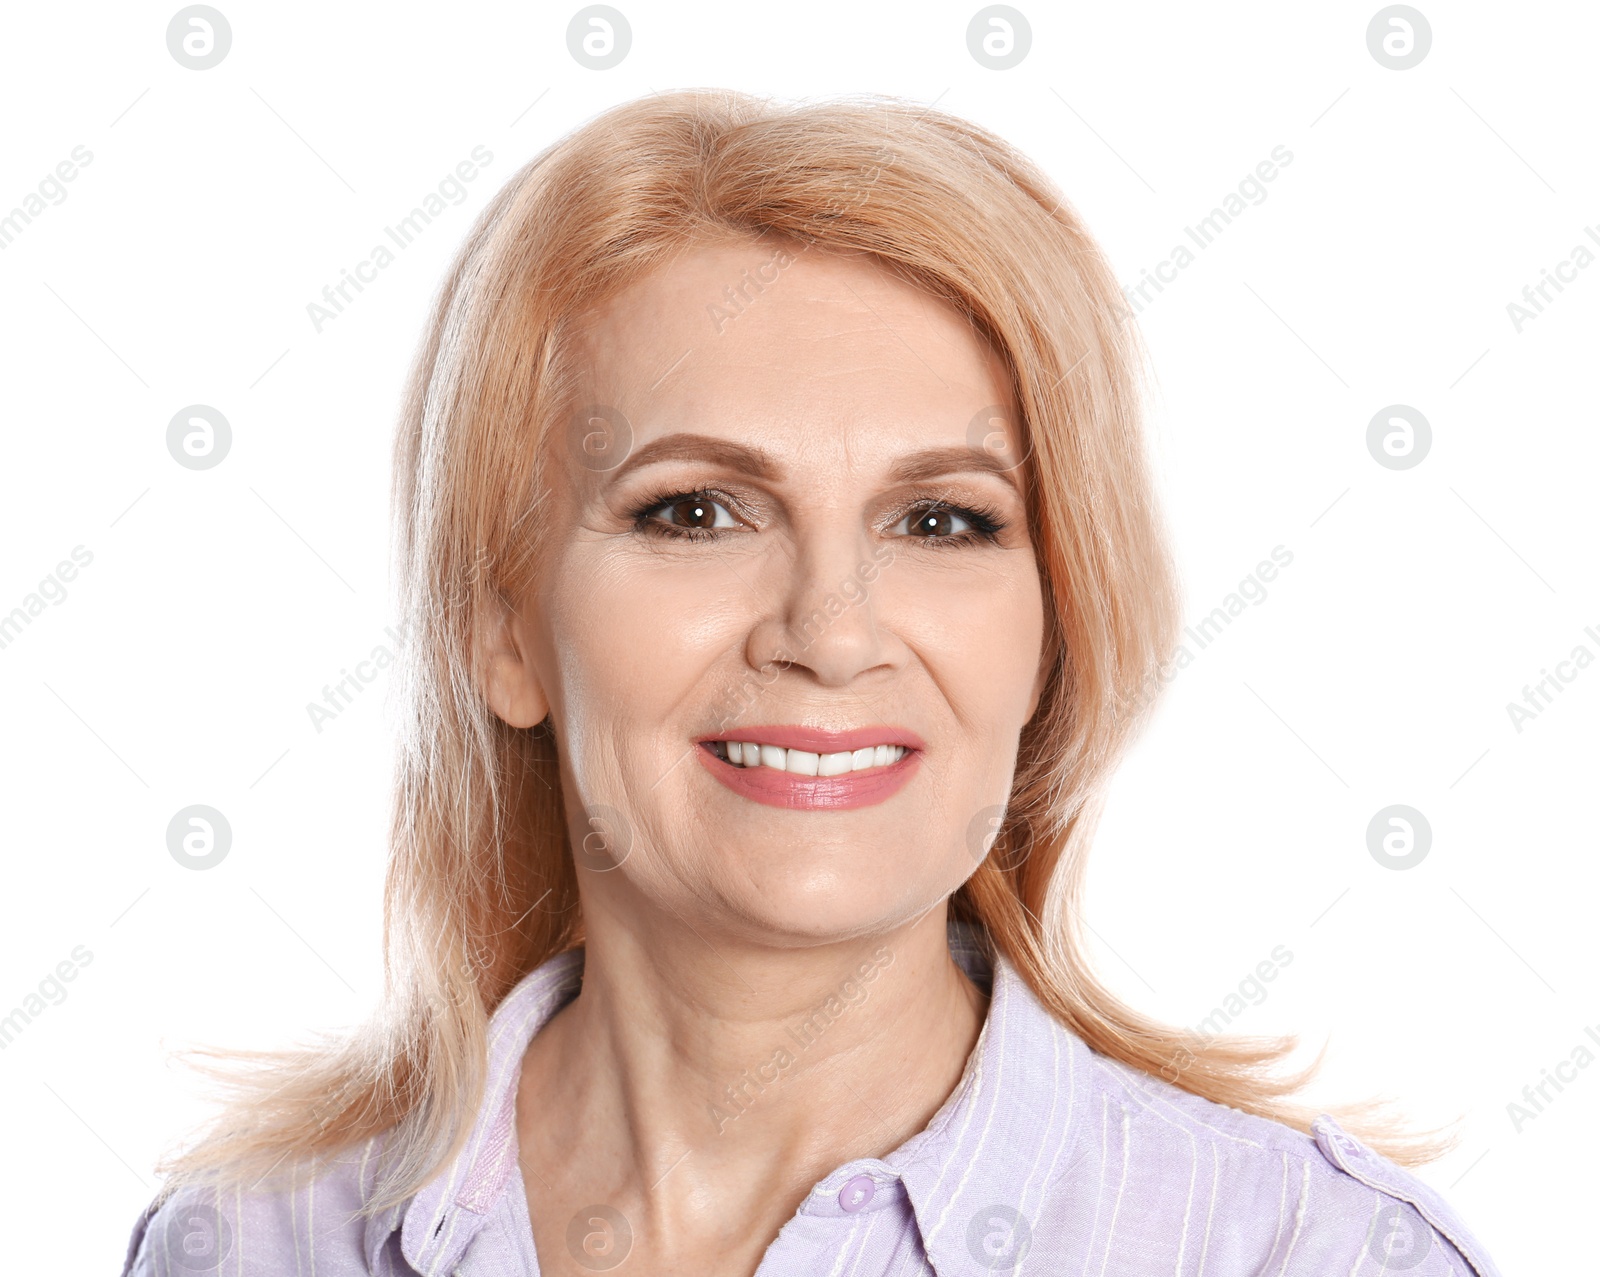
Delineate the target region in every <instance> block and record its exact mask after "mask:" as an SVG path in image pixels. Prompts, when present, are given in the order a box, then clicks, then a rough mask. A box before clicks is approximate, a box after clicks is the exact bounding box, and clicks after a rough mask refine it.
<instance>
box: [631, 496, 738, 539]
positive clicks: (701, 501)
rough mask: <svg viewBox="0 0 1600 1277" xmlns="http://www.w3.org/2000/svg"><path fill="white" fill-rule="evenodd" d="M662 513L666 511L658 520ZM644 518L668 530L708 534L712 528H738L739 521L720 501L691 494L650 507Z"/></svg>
mask: <svg viewBox="0 0 1600 1277" xmlns="http://www.w3.org/2000/svg"><path fill="white" fill-rule="evenodd" d="M663 511H666V517H665V518H658V517H657V516H659V515H661V513H662V512H663ZM719 516H720V517H719ZM646 517H647V518H648V519H650V520H652V521H653V522H655V523H656V524H657V525H658V526H660V525H661V524H665V525H666V526H667V527H669V528H681V529H684V530H685V531H705V532H710V531H711V530H712V529H714V528H736V527H738V526H739V521H738V520H737V519H735V518H734V517H733V516H732V515H731V514H729V513H728V509H727V507H726V506H724V505H723V504H722V503H721V502H720V501H714V500H712V499H711V498H710V497H706V496H696V495H692V494H691V495H685V496H679V497H673V498H671V499H670V500H667V501H663V502H662V503H661V504H660V505H657V506H654V507H652V508H651V509H650V511H649V512H648V513H647V515H646Z"/></svg>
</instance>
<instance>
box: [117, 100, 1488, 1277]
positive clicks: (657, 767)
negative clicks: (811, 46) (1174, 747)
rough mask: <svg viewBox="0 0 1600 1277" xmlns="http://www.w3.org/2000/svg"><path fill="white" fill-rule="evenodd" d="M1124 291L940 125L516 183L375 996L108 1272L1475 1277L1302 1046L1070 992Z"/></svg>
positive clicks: (1147, 550)
mask: <svg viewBox="0 0 1600 1277" xmlns="http://www.w3.org/2000/svg"><path fill="white" fill-rule="evenodd" d="M1123 313H1124V311H1123V307H1122V304H1121V298H1120V296H1119V292H1118V288H1117V285H1116V282H1115V280H1114V278H1113V276H1112V274H1111V272H1110V270H1109V268H1108V267H1107V264H1106V262H1105V260H1104V258H1103V257H1102V256H1101V254H1100V253H1099V251H1098V250H1097V248H1096V247H1095V245H1094V243H1093V242H1092V241H1091V240H1090V238H1089V237H1088V235H1087V233H1086V232H1085V230H1084V229H1083V227H1082V226H1081V224H1080V223H1079V221H1078V220H1077V218H1076V216H1075V215H1074V214H1073V212H1072V211H1071V209H1070V208H1069V207H1068V206H1067V205H1066V203H1065V202H1064V201H1063V199H1062V198H1061V196H1060V195H1059V193H1058V192H1057V191H1056V190H1055V189H1054V188H1053V187H1052V185H1051V184H1050V183H1049V182H1048V181H1047V180H1046V179H1045V178H1044V177H1043V176H1042V175H1041V174H1040V172H1039V171H1038V170H1037V169H1035V168H1034V167H1032V166H1031V165H1030V164H1029V163H1028V162H1027V161H1026V160H1024V159H1023V158H1022V157H1020V156H1018V155H1017V154H1016V153H1015V152H1013V151H1012V150H1010V149H1009V148H1008V147H1007V146H1006V145H1005V144H1004V143H1002V142H1001V141H1000V140H999V139H998V138H996V137H994V136H992V135H990V134H988V133H986V132H984V131H983V130H981V129H979V128H977V127H975V126H973V125H970V124H966V123H964V122H961V121H959V120H956V119H953V118H950V117H948V116H945V115H942V114H939V113H937V112H935V111H933V110H931V109H928V108H925V107H918V106H912V105H907V104H903V103H900V102H896V101H885V100H881V99H877V100H870V101H866V102H854V101H843V102H832V103H823V104H817V105H808V106H802V107H798V108H787V107H786V108H779V107H775V106H772V105H770V104H766V103H763V102H759V101H756V100H753V99H749V98H746V97H744V96H741V95H737V94H732V93H709V92H707V93H680V94H672V95H664V96H657V97H653V98H651V99H650V100H648V101H642V102H637V103H633V104H630V105H627V106H624V107H621V108H618V109H616V110H613V111H610V112H608V113H607V114H605V115H603V116H601V117H600V118H599V119H597V120H595V121H593V122H591V123H590V124H589V125H587V126H586V127H584V128H582V129H580V130H578V131H577V132H576V133H574V134H573V135H571V136H570V137H568V138H566V139H564V140H563V141H562V142H560V143H559V144H557V145H556V146H554V147H552V148H551V149H550V150H549V151H548V152H547V153H545V154H544V155H542V156H540V157H539V158H537V159H536V160H534V161H533V162H532V163H530V164H529V165H528V166H527V167H526V168H524V169H523V170H522V171H521V172H520V173H519V174H517V176H516V177H515V178H513V179H512V180H511V182H510V183H509V184H508V185H507V186H506V187H505V188H504V189H503V190H502V191H501V192H500V193H499V194H498V195H497V196H496V197H495V199H494V200H493V202H492V203H491V205H490V206H489V208H488V209H487V210H486V211H485V212H484V214H483V216H482V217H481V218H480V220H479V223H478V225H477V226H476V227H475V228H474V230H473V232H472V234H471V236H470V238H469V240H468V242H467V244H466V245H465V247H464V248H463V249H462V251H461V253H460V255H459V257H458V259H457V261H456V263H455V265H454V267H453V269H452V271H451V274H450V276H449V278H448V281H447V284H446V286H445V288H444V290H443V292H442V295H441V297H440V300H439V303H438V307H437V310H436V313H435V315H434V317H433V322H432V325H431V329H430V331H429V334H428V337H427V340H426V343H425V346H424V349H423V351H422V353H421V357H420V358H419V360H418V363H417V367H416V371H415V373H414V376H413V380H412V384H411V387H410V393H409V400H408V407H407V410H406V414H405V419H404V423H403V427H402V430H401V435H400V440H399V445H398V449H397V487H396V511H397V517H398V530H399V538H398V541H399V552H400V559H399V566H400V580H401V582H402V586H403V603H404V610H405V615H406V616H407V617H408V618H409V620H408V626H409V629H408V636H409V639H410V641H409V643H408V648H407V652H406V657H407V660H406V662H405V665H404V675H403V679H404V681H403V683H402V686H401V690H402V692H403V693H404V696H405V704H406V706H407V713H408V719H407V730H406V736H405V740H404V742H403V744H404V749H403V755H402V764H401V769H400V775H399V782H400V783H399V786H398V798H397V811H396V815H397V819H396V820H395V823H394V831H393V847H394V850H393V862H392V866H391V870H390V875H389V881H388V888H387V908H386V918H387V931H388V945H389V948H388V967H387V970H388V975H389V982H388V990H387V997H386V1001H385V1004H384V1007H383V1008H382V1012H381V1013H380V1014H379V1015H378V1016H377V1017H376V1018H375V1019H374V1020H373V1022H372V1024H371V1025H370V1026H369V1027H368V1028H367V1029H366V1030H365V1031H364V1032H362V1033H360V1034H358V1035H356V1036H354V1037H352V1038H351V1039H350V1040H349V1041H347V1042H344V1043H341V1044H339V1045H338V1046H336V1047H335V1048H333V1049H331V1050H328V1051H324V1052H305V1053H292V1054H282V1055H270V1056H264V1057H257V1058H258V1059H259V1061H260V1062H262V1063H264V1064H265V1065H267V1066H268V1067H266V1068H262V1069H259V1070H257V1071H256V1072H254V1073H253V1074H250V1075H247V1076H245V1077H242V1078H240V1079H238V1080H237V1081H236V1086H238V1087H239V1088H240V1098H239V1101H238V1103H237V1104H236V1105H235V1106H234V1107H233V1108H232V1109H231V1110H230V1111H229V1112H227V1113H225V1114H224V1115H223V1116H222V1118H221V1119H220V1120H219V1121H218V1123H217V1125H216V1127H215V1129H214V1130H213V1131H211V1132H210V1133H209V1136H208V1138H207V1139H206V1140H204V1141H202V1142H201V1143H200V1144H199V1145H198V1146H197V1147H195V1148H193V1149H191V1150H189V1151H188V1152H187V1153H186V1154H185V1155H184V1156H182V1157H181V1158H178V1159H176V1160H175V1161H173V1162H172V1163H171V1164H170V1165H169V1166H168V1167H166V1168H163V1169H167V1170H170V1171H172V1172H173V1174H172V1176H171V1178H169V1180H168V1184H167V1191H168V1192H169V1193H170V1194H171V1196H169V1197H168V1198H167V1199H166V1200H164V1201H158V1202H157V1203H153V1204H152V1208H151V1210H150V1211H147V1212H146V1215H145V1217H144V1218H142V1219H141V1221H140V1223H139V1225H138V1226H137V1227H136V1229H135V1232H134V1237H133V1239H132V1242H131V1244H130V1247H129V1260H128V1264H127V1267H126V1268H125V1270H124V1271H125V1272H126V1273H132V1274H139V1275H141V1277H143V1275H147V1274H148V1275H151V1277H156V1275H161V1277H165V1275H166V1274H170V1273H178V1272H192V1271H195V1270H206V1269H210V1270H213V1271H216V1272H219V1273H241V1274H242V1273H284V1272H290V1271H293V1272H297V1273H298V1272H312V1271H315V1272H317V1273H320V1274H329V1273H374V1274H376V1273H412V1272H416V1273H428V1274H433V1273H457V1272H459V1273H463V1274H489V1273H506V1274H515V1273H542V1274H555V1273H584V1272H592V1271H597V1270H609V1269H612V1268H622V1267H626V1268H627V1269H629V1270H631V1271H634V1272H640V1273H650V1274H655V1273H676V1272H685V1273H695V1274H701V1275H705V1274H716V1275H721V1274H727V1275H729V1277H733V1275H740V1277H744V1275H747V1274H751V1273H760V1274H763V1275H766V1274H780V1273H781V1274H790V1273H794V1274H800V1273H804V1274H811V1273H839V1274H843V1273H854V1274H888V1273H915V1272H923V1273H926V1272H933V1273H937V1274H938V1275H939V1277H953V1275H954V1274H958V1273H968V1272H977V1271H1007V1272H1017V1271H1027V1272H1033V1273H1044V1274H1054V1273H1064V1272H1072V1273H1078V1272H1095V1273H1102V1274H1111V1273H1116V1274H1153V1273H1158V1272H1159V1273H1178V1274H1184V1273H1202V1272H1203V1273H1210V1274H1229V1273H1258V1272H1272V1273H1285V1274H1287V1273H1305V1274H1328V1273H1338V1274H1341V1275H1342V1274H1361V1273H1368V1272H1374V1273H1375V1272H1379V1271H1395V1270H1399V1269H1407V1270H1410V1271H1412V1272H1414V1273H1416V1274H1419V1277H1420V1275H1422V1274H1443V1273H1455V1274H1471V1273H1476V1274H1478V1277H1486V1275H1488V1274H1492V1273H1493V1272H1494V1269H1493V1267H1492V1265H1491V1263H1490V1261H1489V1260H1488V1259H1487V1258H1486V1257H1485V1255H1484V1254H1483V1251H1482V1249H1481V1247H1479V1246H1478V1244H1477V1243H1476V1242H1475V1241H1474V1240H1473V1239H1472V1238H1471V1236H1470V1235H1469V1234H1468V1233H1467V1232H1466V1230H1465V1229H1464V1228H1463V1227H1462V1226H1461V1225H1460V1223H1459V1221H1458V1220H1456V1218H1455V1217H1454V1216H1453V1214H1452V1213H1451V1211H1450V1210H1449V1208H1448V1207H1447V1206H1446V1205H1445V1204H1444V1203H1443V1202H1442V1201H1440V1200H1439V1199H1438V1197H1437V1196H1436V1195H1434V1194H1433V1193H1432V1192H1430V1191H1429V1190H1428V1189H1427V1188H1426V1187H1424V1186H1423V1185H1422V1184H1421V1183H1420V1182H1419V1181H1418V1180H1416V1179H1415V1178H1413V1177H1412V1176H1411V1175H1410V1174H1409V1173H1408V1172H1406V1171H1404V1170H1401V1169H1400V1167H1399V1166H1398V1165H1396V1163H1395V1161H1393V1160H1390V1159H1389V1158H1388V1157H1386V1156H1383V1155H1380V1154H1379V1153H1378V1152H1374V1151H1371V1149H1370V1148H1369V1147H1368V1145H1366V1144H1363V1143H1360V1142H1358V1141H1357V1140H1356V1139H1355V1138H1354V1137H1352V1136H1350V1135H1347V1134H1346V1133H1345V1132H1344V1131H1343V1130H1342V1128H1341V1127H1340V1126H1339V1125H1338V1124H1336V1123H1335V1122H1334V1121H1333V1120H1332V1119H1331V1118H1329V1117H1327V1116H1326V1115H1323V1116H1318V1115H1316V1114H1315V1113H1313V1112H1308V1111H1305V1110H1303V1109H1301V1108H1298V1107H1296V1106H1295V1105H1293V1104H1292V1103H1291V1102H1290V1101H1289V1100H1287V1099H1286V1098H1285V1097H1286V1096H1288V1095H1289V1094H1290V1093H1291V1092H1292V1091H1293V1090H1294V1089H1295V1088H1296V1087H1298V1086H1299V1085H1300V1084H1301V1083H1302V1082H1303V1081H1304V1077H1303V1076H1301V1077H1291V1078H1283V1077H1277V1076H1274V1075H1272V1074H1271V1073H1270V1071H1269V1069H1268V1067H1267V1066H1270V1065H1272V1064H1274V1063H1275V1062H1279V1061H1281V1059H1282V1057H1283V1055H1284V1054H1285V1052H1286V1051H1287V1049H1288V1047H1289V1045H1290V1044H1289V1043H1285V1042H1276V1041H1274V1042H1267V1043H1265V1044H1263V1043H1260V1042H1240V1041H1236V1040H1229V1039H1215V1040H1202V1039H1199V1038H1196V1037H1195V1036H1193V1035H1185V1034H1180V1033H1176V1032H1174V1031H1170V1030H1166V1029H1163V1028H1161V1027H1160V1026H1158V1025H1156V1024H1154V1023H1152V1022H1150V1021H1149V1020H1147V1019H1145V1018H1144V1017H1142V1016H1140V1015H1139V1014H1137V1013H1136V1012H1135V1011H1133V1010H1131V1009H1130V1008H1128V1007H1126V1006H1124V1005H1122V1004H1121V1003H1119V1002H1118V1001H1117V1000H1116V999H1115V998H1114V997H1113V996H1112V995H1110V994H1109V993H1108V992H1107V990H1106V989H1105V988H1104V987H1103V986H1102V985H1101V984H1099V983H1098V982H1097V981H1096V980H1095V978H1094V976H1093V975H1092V973H1091V972H1090V970H1089V967H1088V964H1087V963H1086V961H1085V959H1084V955H1083V949H1082V946H1081V944H1080V940H1079V933H1078V915H1077V908H1078V901H1079V897H1080V893H1081V885H1082V880H1083V872H1084V859H1083V857H1084V853H1085V850H1086V848H1087V845H1088V841H1089V835H1090V831H1091V827H1092V824H1093V819H1094V814H1095V810H1096V804H1097V801H1098V797H1099V795H1100V794H1101V793H1102V791H1103V787H1104V783H1105V781H1106V779H1107V777H1108V775H1109V773H1110V771H1111V769H1112V767H1113V766H1114V764H1115V762H1116V759H1117V757H1118V755H1119V753H1120V751H1121V749H1122V748H1123V746H1124V745H1125V744H1126V743H1127V741H1128V740H1129V738H1130V736H1131V733H1132V732H1133V730H1134V728H1135V726H1136V725H1137V723H1138V721H1139V714H1138V712H1137V710H1139V709H1140V708H1141V707H1142V703H1143V700H1144V699H1145V697H1144V695H1143V691H1142V689H1143V687H1144V685H1145V684H1146V681H1147V679H1148V678H1149V676H1150V675H1151V673H1152V672H1153V671H1155V670H1156V669H1158V668H1159V667H1160V666H1161V664H1162V662H1163V661H1164V660H1165V659H1166V658H1167V657H1168V656H1169V654H1170V652H1171V650H1172V647H1173V645H1174V642H1175V639H1176V629H1177V621H1176V616H1177V610H1176V605H1175V591H1174V588H1173V572H1172V567H1171V564H1170V562H1169V559H1168V554H1167V550H1166V547H1165V544H1164V541H1163V538H1162V535H1161V527H1160V523H1159V519H1158V516H1157V514H1156V512H1155V507H1154V503H1153V499H1152V495H1151V492H1150V488H1149V482H1148V478H1147V475H1146V470H1145V466H1144V461H1143V453H1142V444H1141V441H1140V435H1139V416H1138V398H1137V390H1138V377H1137V367H1138V366H1137V348H1136V345H1135V340H1134V336H1133V333H1132V332H1131V330H1130V329H1129V328H1128V327H1127V326H1126V325H1125V323H1124V322H1123ZM1359 1116H1360V1114H1359V1113H1358V1114H1357V1117H1359ZM1374 1143H1376V1144H1378V1146H1379V1147H1381V1148H1384V1149H1385V1150H1386V1151H1387V1152H1388V1153H1390V1154H1392V1155H1393V1156H1394V1157H1396V1158H1399V1159H1412V1160H1415V1159H1416V1158H1417V1157H1418V1156H1420V1154H1422V1153H1425V1152H1427V1149H1426V1148H1425V1147H1423V1146H1422V1145H1420V1144H1418V1143H1416V1142H1412V1143H1410V1144H1408V1143H1405V1142H1404V1141H1398V1140H1394V1139H1390V1140H1388V1142H1384V1140H1383V1139H1382V1137H1377V1136H1375V1137H1374Z"/></svg>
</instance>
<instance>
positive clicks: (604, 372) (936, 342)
mask: <svg viewBox="0 0 1600 1277" xmlns="http://www.w3.org/2000/svg"><path fill="white" fill-rule="evenodd" d="M581 331H582V333H583V339H582V341H581V343H580V344H581V352H582V353H581V357H580V359H579V361H578V367H577V368H576V369H575V370H574V371H575V373H576V374H577V377H578V380H579V382H580V384H581V386H582V393H583V397H584V398H585V399H586V400H587V401H589V402H598V403H604V404H607V405H610V406H612V407H614V408H617V409H619V410H621V411H623V412H625V413H627V414H629V416H630V417H633V416H634V415H648V416H650V417H652V418H659V419H660V420H661V423H662V426H661V428H662V430H663V431H665V430H670V429H683V428H690V427H691V426H694V427H699V428H712V427H715V426H716V425H717V424H718V422H719V421H724V420H727V419H730V418H731V419H733V420H734V421H737V422H743V423H750V428H753V429H761V428H766V429H772V428H776V427H777V426H779V425H781V424H782V423H784V422H804V421H806V420H807V419H809V418H820V419H824V420H827V421H832V422H836V423H839V424H841V425H843V424H847V423H850V422H852V421H855V422H858V423H865V424H870V423H872V422H879V423H882V424H883V425H884V426H885V427H889V426H892V425H894V424H895V423H896V422H897V421H899V420H900V419H902V418H914V419H916V420H919V421H922V422H923V423H924V425H927V426H931V425H932V421H931V420H930V419H929V418H930V414H933V415H936V416H938V417H945V416H948V417H950V419H951V420H952V422H954V423H956V426H955V427H953V428H957V427H958V428H959V429H964V428H965V425H966V422H967V420H968V419H969V418H970V416H971V414H972V412H974V411H976V410H977V409H978V408H980V407H982V406H983V405H985V404H989V403H993V402H995V401H996V400H997V399H1004V398H1005V397H1006V396H1008V395H1009V377H1008V375H1007V370H1006V367H1005V364H1004V361H1003V360H1002V359H1001V358H1000V357H999V356H998V355H997V354H996V353H995V352H994V351H993V350H992V349H991V348H990V346H989V345H988V343H987V342H985V341H984V340H983V339H982V337H981V336H980V335H979V334H978V333H977V332H976V331H975V330H974V329H973V327H972V326H971V324H970V323H969V322H968V320H967V319H966V317H965V316H963V315H962V314H961V313H960V312H958V311H957V310H956V309H955V308H954V307H952V306H951V305H949V304H948V303H947V302H944V301H942V300H940V299H938V298H936V297H932V296H930V295H928V294H926V293H924V292H922V291H920V290H918V289H916V288H914V287H913V286H912V285H910V284H908V283H906V282H905V281H903V280H901V279H899V278H896V277H895V276H894V275H892V274H891V273H890V272H889V271H888V270H887V269H886V268H884V267H883V266H882V265H881V264H879V263H877V262H875V261H873V260H872V259H871V258H869V257H864V256H857V257H844V256H841V255H838V254H833V253H827V252H823V251H815V250H813V251H803V250H801V251H798V252H795V251H791V250H789V249H788V248H786V247H785V246H781V245H780V246H777V247H773V246H769V245H767V244H764V243H762V242H759V241H752V242H751V243H749V244H742V243H741V244H721V243H719V244H714V245H707V246H700V247H696V248H694V249H692V250H688V251H686V252H685V253H684V254H682V255H681V256H679V257H678V258H676V259H674V260H673V261H672V262H670V263H668V264H667V265H665V266H663V267H662V268H660V269H659V270H657V271H654V272H652V273H651V274H650V275H648V276H646V277H644V278H642V279H640V280H638V281H636V282H635V283H633V284H631V285H630V286H629V287H628V288H626V289H625V290H623V292H621V293H620V294H618V295H617V296H616V297H614V298H612V299H611V300H610V301H609V302H608V303H607V304H606V305H605V306H603V307H601V308H598V309H597V310H596V312H594V313H593V314H592V315H591V316H590V317H588V319H587V320H586V322H585V324H584V325H583V327H582V330H581ZM640 424H644V423H643V422H642V421H641V423H640Z"/></svg>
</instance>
